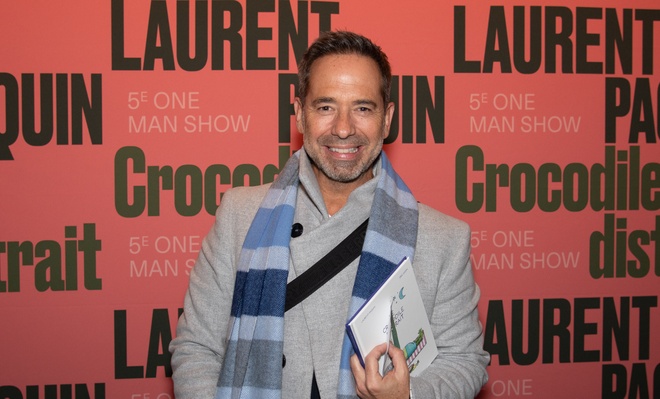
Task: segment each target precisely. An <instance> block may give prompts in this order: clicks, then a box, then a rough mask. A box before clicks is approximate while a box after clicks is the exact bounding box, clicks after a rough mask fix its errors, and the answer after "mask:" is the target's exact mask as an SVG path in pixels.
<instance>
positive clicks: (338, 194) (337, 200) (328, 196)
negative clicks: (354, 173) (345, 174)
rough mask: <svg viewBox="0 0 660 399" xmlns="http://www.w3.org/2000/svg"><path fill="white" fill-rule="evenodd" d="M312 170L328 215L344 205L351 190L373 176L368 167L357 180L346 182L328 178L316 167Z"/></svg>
mask: <svg viewBox="0 0 660 399" xmlns="http://www.w3.org/2000/svg"><path fill="white" fill-rule="evenodd" d="M314 172H315V174H316V179H317V181H318V184H319V189H320V190H321V195H322V196H323V202H325V209H326V210H327V211H328V215H329V216H332V215H334V214H335V213H337V212H339V210H341V208H343V207H344V205H346V202H348V197H349V196H350V195H351V193H352V192H353V190H355V189H356V188H358V187H360V186H361V185H363V184H364V183H366V182H367V181H369V180H371V179H372V178H373V173H372V172H371V169H369V172H368V173H365V174H364V175H362V176H361V177H360V178H358V179H357V180H355V181H352V182H348V183H344V182H337V181H334V180H330V179H328V177H327V176H326V175H325V174H323V172H321V171H320V170H317V169H316V168H315V170H314Z"/></svg>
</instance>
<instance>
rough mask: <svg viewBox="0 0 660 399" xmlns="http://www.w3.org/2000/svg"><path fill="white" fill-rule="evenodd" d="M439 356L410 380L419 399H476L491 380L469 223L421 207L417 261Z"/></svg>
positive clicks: (425, 303) (416, 269)
mask: <svg viewBox="0 0 660 399" xmlns="http://www.w3.org/2000/svg"><path fill="white" fill-rule="evenodd" d="M413 267H414V268H415V273H416V277H417V280H418V283H419V285H420V290H421V291H422V297H423V300H424V306H425V308H426V312H427V314H428V315H429V320H430V322H431V328H432V329H433V334H434V338H435V342H436V345H437V346H438V356H437V357H436V359H435V360H434V361H433V363H432V364H431V366H429V367H428V368H427V369H426V370H424V372H423V373H422V374H421V375H419V376H418V377H415V378H412V379H411V388H412V394H413V397H415V398H473V397H475V396H476V395H477V394H478V393H479V391H480V390H481V387H482V386H483V385H484V384H485V383H486V382H487V380H488V375H487V373H486V366H487V364H488V363H489V361H490V357H489V355H488V353H487V352H486V351H484V350H483V334H482V326H481V323H480V322H479V315H478V311H477V304H478V302H479V296H480V292H479V287H478V286H477V285H476V283H475V281H474V277H473V274H472V266H471V262H470V229H469V227H468V225H467V224H465V223H464V222H461V221H459V220H457V219H454V218H451V217H449V216H446V215H444V214H442V213H440V212H437V211H435V210H432V209H431V208H428V207H425V206H423V205H421V204H420V229H419V233H418V240H417V247H416V250H415V257H414V260H413Z"/></svg>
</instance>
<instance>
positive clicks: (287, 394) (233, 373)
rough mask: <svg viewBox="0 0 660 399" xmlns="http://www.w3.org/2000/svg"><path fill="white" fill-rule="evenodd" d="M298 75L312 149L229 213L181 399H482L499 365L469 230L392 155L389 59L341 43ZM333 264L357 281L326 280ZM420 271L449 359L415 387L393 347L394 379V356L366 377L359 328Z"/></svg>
mask: <svg viewBox="0 0 660 399" xmlns="http://www.w3.org/2000/svg"><path fill="white" fill-rule="evenodd" d="M298 69H299V79H300V87H299V89H300V93H299V97H297V98H296V100H295V103H294V109H295V114H296V121H297V127H298V129H299V130H300V132H301V133H302V134H303V142H304V146H303V149H301V150H300V151H298V152H297V153H295V154H294V155H293V156H292V157H291V159H290V160H289V162H288V163H287V164H286V165H285V167H284V169H283V170H282V171H281V173H280V175H279V176H278V178H277V179H276V180H275V181H274V182H273V183H272V184H268V185H264V186H259V187H241V188H235V189H232V190H230V191H228V192H227V193H226V194H225V196H224V197H223V199H222V204H221V206H220V208H219V209H218V213H217V216H216V223H215V224H214V226H213V228H212V229H211V232H210V233H209V234H208V236H207V237H206V238H205V240H204V244H203V246H202V250H201V252H200V254H199V258H198V260H197V263H196V265H195V267H194V268H193V271H192V273H191V276H190V285H189V288H188V292H187V293H186V297H185V303H184V313H183V315H182V316H181V318H180V320H179V325H178V327H177V337H176V338H175V339H174V340H173V341H172V344H171V347H170V349H171V350H172V353H173V355H172V366H173V369H174V376H173V379H174V390H175V395H176V397H177V399H186V398H195V399H198V398H213V397H215V398H266V397H267V398H312V399H314V398H355V397H360V398H409V397H416V398H470V397H474V396H475V395H476V394H477V393H478V392H479V390H480V389H481V387H482V386H483V384H485V382H486V379H487V374H486V365H487V363H488V354H487V353H486V352H484V351H483V349H482V344H483V338H482V333H481V325H480V323H479V320H478V314H477V303H478V301H479V289H478V287H477V286H476V285H475V283H474V279H473V276H472V270H471V265H470V261H469V251H470V240H469V237H470V232H469V228H468V226H467V225H466V224H464V223H463V222H460V221H458V220H456V219H453V218H451V217H449V216H446V215H444V214H442V213H440V212H438V211H436V210H433V209H431V208H429V207H427V206H425V205H423V204H418V203H417V201H416V200H415V198H414V196H413V195H412V193H411V192H410V190H409V189H408V187H407V186H406V185H405V183H404V182H403V181H402V180H401V178H400V177H399V176H398V175H397V173H396V172H395V171H394V169H393V167H392V165H391V163H390V162H389V160H388V158H387V156H386V154H385V153H384V152H383V151H382V146H383V140H384V138H385V137H386V136H387V134H388V132H389V128H390V123H391V121H392V115H393V113H394V104H393V103H391V102H390V101H389V92H390V84H391V70H390V66H389V62H388V60H387V56H386V55H385V54H384V53H383V52H382V51H381V49H380V47H378V46H376V45H375V44H374V43H372V42H371V41H370V40H369V39H367V38H365V37H363V36H360V35H357V34H355V33H351V32H332V33H327V34H324V35H322V36H321V37H320V38H319V39H318V40H317V41H316V42H314V43H313V44H312V45H311V46H310V48H309V49H308V51H307V52H306V53H305V55H304V57H303V59H302V60H301V63H300V65H299V67H298ZM367 221H368V222H367ZM360 226H367V227H366V233H364V232H363V233H360V230H359V228H360ZM347 236H348V237H349V239H347V241H350V242H354V241H353V238H352V237H354V236H360V237H364V238H363V240H360V241H359V246H358V252H357V253H356V254H355V256H354V257H348V256H346V255H345V254H344V255H339V256H335V255H334V254H335V253H336V252H337V251H339V252H348V249H347V246H350V244H348V245H344V243H343V242H344V241H345V240H344V239H345V238H346V237H347ZM360 248H361V250H360ZM329 253H330V254H332V255H330V254H329ZM330 256H332V261H330V262H329V263H330V264H331V265H334V264H335V263H342V267H337V268H334V269H335V271H334V273H333V274H328V273H326V272H325V271H323V272H319V270H324V268H323V267H322V266H323V264H324V260H325V259H327V258H328V257H330ZM405 256H408V257H410V258H411V259H412V260H413V264H414V270H415V275H416V278H417V280H418V284H419V287H420V291H421V294H422V299H423V302H424V306H425V310H426V312H427V315H428V317H429V320H430V322H431V327H432V330H433V331H432V333H433V335H434V338H435V342H436V344H437V345H438V356H437V358H436V359H435V360H434V362H433V364H432V365H431V366H430V367H428V368H427V369H426V370H424V371H423V372H422V374H421V375H420V376H418V377H415V378H410V376H409V373H408V368H407V366H406V361H405V358H404V355H403V352H402V351H401V350H399V349H397V348H395V347H393V346H389V351H388V354H387V355H388V356H390V357H391V358H392V362H393V365H394V368H393V370H391V371H390V372H388V373H387V374H385V375H384V376H381V375H380V374H379V373H378V359H379V358H380V357H381V356H382V355H384V352H385V350H386V348H387V345H385V344H383V345H381V346H379V347H377V348H375V349H374V350H373V351H372V352H371V353H369V354H368V355H367V356H366V357H365V359H364V360H365V366H364V367H362V365H361V364H360V362H359V360H358V359H357V357H356V356H355V354H354V353H353V351H352V347H351V345H350V342H349V340H348V339H347V337H346V334H345V328H344V326H345V323H346V320H347V319H348V318H349V317H350V316H351V315H352V314H353V313H354V312H355V311H356V310H357V309H358V308H359V307H360V306H361V304H362V303H364V301H365V299H366V298H368V297H369V296H370V295H371V293H372V292H374V290H375V289H376V288H377V287H378V286H379V285H380V283H381V282H382V281H383V280H384V278H386V277H387V275H389V273H390V272H391V271H392V270H393V268H394V267H395V266H396V264H397V263H398V262H399V261H400V260H401V259H402V258H403V257H405ZM342 258H343V260H342ZM351 259H352V260H351ZM344 260H346V261H345V262H344ZM325 263H326V264H327V263H328V262H325ZM344 263H345V264H344ZM306 272H307V273H306ZM310 274H311V275H312V277H309V275H310ZM287 283H288V285H287ZM301 286H302V288H304V289H303V290H302V291H305V292H306V293H305V294H304V295H298V294H297V293H298V292H300V291H301V289H300V287H301ZM310 286H313V287H314V289H308V288H309V287H310ZM293 298H295V299H293Z"/></svg>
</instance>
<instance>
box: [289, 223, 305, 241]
mask: <svg viewBox="0 0 660 399" xmlns="http://www.w3.org/2000/svg"><path fill="white" fill-rule="evenodd" d="M302 233H303V225H302V224H300V223H294V224H293V226H291V237H293V238H296V237H300V236H301V235H302Z"/></svg>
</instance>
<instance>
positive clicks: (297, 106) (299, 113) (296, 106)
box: [293, 97, 305, 133]
mask: <svg viewBox="0 0 660 399" xmlns="http://www.w3.org/2000/svg"><path fill="white" fill-rule="evenodd" d="M293 111H294V112H295V114H296V127H297V128H298V132H300V133H305V131H304V130H305V123H304V121H303V104H302V100H301V99H300V97H296V98H295V99H294V100H293Z"/></svg>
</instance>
